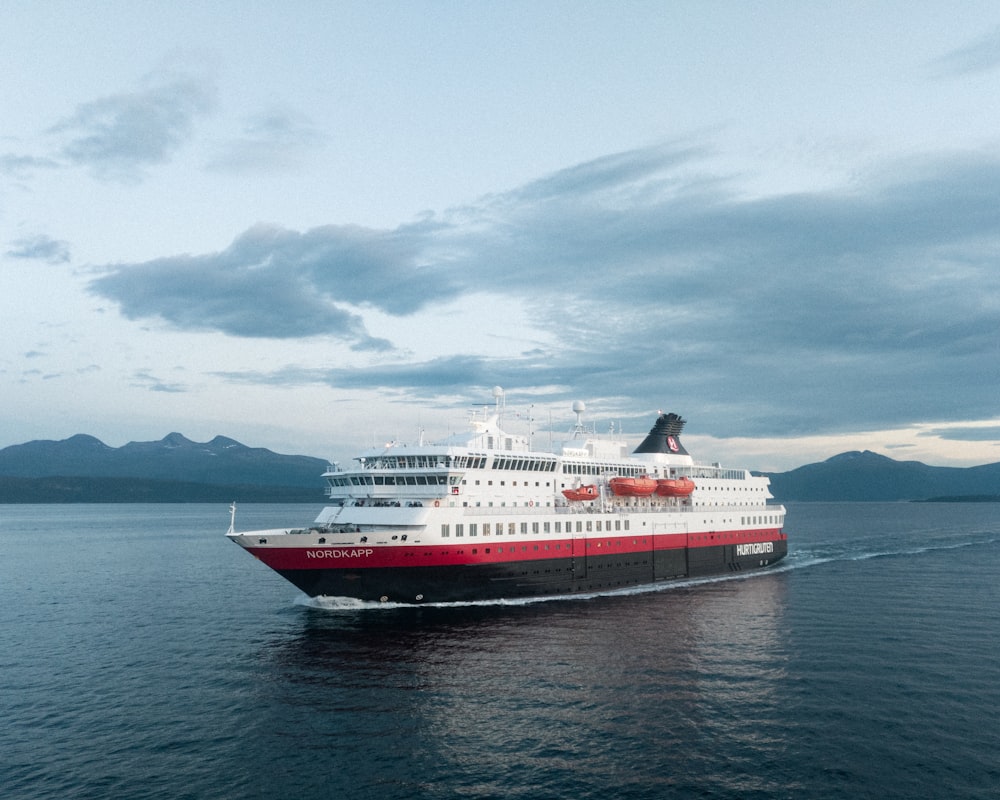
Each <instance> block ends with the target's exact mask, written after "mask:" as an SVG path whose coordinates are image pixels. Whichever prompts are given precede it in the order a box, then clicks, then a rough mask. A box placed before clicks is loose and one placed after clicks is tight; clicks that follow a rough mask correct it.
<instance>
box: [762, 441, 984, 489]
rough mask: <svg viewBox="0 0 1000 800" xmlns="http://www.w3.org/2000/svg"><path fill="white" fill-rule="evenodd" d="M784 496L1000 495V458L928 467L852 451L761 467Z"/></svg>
mask: <svg viewBox="0 0 1000 800" xmlns="http://www.w3.org/2000/svg"><path fill="white" fill-rule="evenodd" d="M760 474H763V475H767V476H768V477H769V478H770V479H771V493H772V494H773V495H774V496H775V498H776V499H778V500H781V501H784V500H930V499H935V498H944V497H947V498H949V499H972V498H980V499H981V498H983V497H991V498H997V499H1000V463H997V464H984V465H982V466H978V467H931V466H928V465H927V464H922V463H921V462H919V461H896V460H894V459H891V458H889V457H887V456H883V455H879V454H878V453H873V452H871V451H870V450H865V451H864V452H859V451H852V452H849V453H841V454H840V455H836V456H833V457H832V458H828V459H827V460H826V461H821V462H819V463H816V464H806V465H805V466H802V467H798V468H797V469H793V470H791V471H790V472H764V473H760Z"/></svg>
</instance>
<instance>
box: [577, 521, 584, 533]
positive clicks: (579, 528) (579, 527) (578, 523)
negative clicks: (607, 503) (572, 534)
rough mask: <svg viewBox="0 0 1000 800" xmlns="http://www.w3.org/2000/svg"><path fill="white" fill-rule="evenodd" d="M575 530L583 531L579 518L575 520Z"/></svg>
mask: <svg viewBox="0 0 1000 800" xmlns="http://www.w3.org/2000/svg"><path fill="white" fill-rule="evenodd" d="M576 532H577V533H583V523H582V522H580V521H579V520H577V523H576Z"/></svg>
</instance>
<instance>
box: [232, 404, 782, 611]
mask: <svg viewBox="0 0 1000 800" xmlns="http://www.w3.org/2000/svg"><path fill="white" fill-rule="evenodd" d="M494 397H495V403H494V405H493V407H492V408H491V407H489V406H487V407H485V408H484V409H483V410H482V411H479V412H476V413H474V414H473V415H472V417H471V419H470V428H469V430H468V431H467V432H466V433H463V434H459V435H455V436H451V437H449V438H448V439H446V440H444V441H441V442H438V443H436V444H424V443H423V442H422V441H418V442H417V443H415V444H411V445H401V444H397V443H390V444H387V445H385V446H384V447H380V448H373V449H371V450H368V451H367V452H364V453H362V454H360V455H359V456H357V457H356V458H355V459H354V463H353V465H352V466H351V467H350V468H341V467H340V466H338V465H331V466H330V467H329V468H328V470H327V471H326V472H325V473H324V474H323V478H324V479H325V481H326V493H327V495H328V496H329V498H330V504H329V505H328V506H326V507H325V508H324V509H323V511H322V512H321V513H320V515H319V516H318V517H317V519H316V521H315V523H314V524H313V525H312V526H311V527H309V528H304V529H291V528H289V529H273V530H256V531H245V532H237V531H235V530H234V525H233V524H230V529H229V533H228V534H227V535H228V537H229V538H230V539H232V540H233V541H234V542H235V543H236V544H238V545H240V546H241V547H243V548H244V549H245V550H247V552H249V553H250V554H251V555H252V556H254V557H255V558H257V559H259V560H260V561H262V562H263V563H264V564H265V565H267V566H268V567H270V568H271V569H273V570H274V571H276V572H277V573H278V574H279V575H281V576H282V577H283V578H285V579H287V580H288V581H290V582H291V583H293V584H294V585H295V586H297V587H298V588H299V589H301V590H302V591H303V592H305V593H306V594H307V595H310V596H312V597H319V596H327V597H346V598H355V599H359V600H364V601H372V602H376V603H378V602H382V603H387V602H389V603H417V604H419V603H449V602H469V601H479V600H497V599H516V598H530V597H552V596H561V595H574V594H581V593H582V594H603V593H609V592H614V591H617V590H621V589H624V588H626V587H635V586H646V585H650V586H655V585H657V584H662V583H666V582H670V581H678V580H688V579H692V578H701V577H705V576H712V575H726V574H731V573H740V572H747V571H750V570H760V569H764V568H767V567H770V566H772V565H773V564H775V563H776V562H778V561H779V560H780V559H782V558H783V557H784V556H785V555H786V554H787V551H788V540H787V536H786V534H785V533H784V520H785V509H784V507H783V506H781V505H778V504H773V503H768V500H769V499H771V497H772V496H771V494H770V492H769V490H768V484H769V481H768V479H767V478H766V477H758V476H753V475H751V473H750V472H749V471H748V470H746V469H732V468H727V467H723V466H722V465H721V464H718V463H700V462H697V461H695V460H694V458H692V456H691V455H690V454H689V453H688V451H687V450H686V449H685V447H684V445H683V444H682V443H681V433H682V430H683V428H684V424H685V421H684V420H683V419H681V417H680V416H678V415H677V414H673V413H662V412H660V413H659V414H658V415H657V417H656V420H655V422H654V424H653V427H652V429H651V430H650V432H649V434H648V435H647V436H646V438H645V439H644V440H643V441H642V442H641V443H640V444H639V446H638V447H636V448H635V449H634V450H632V451H631V453H630V452H629V447H628V444H627V443H626V442H625V441H624V440H623V438H622V436H621V433H620V432H618V433H617V435H616V433H615V432H614V431H613V430H612V432H611V433H609V434H607V435H597V434H596V433H595V432H594V431H593V429H591V428H588V427H587V426H586V425H585V424H584V422H583V413H584V411H585V405H584V404H583V403H581V402H577V403H574V404H573V411H574V412H575V414H576V422H575V425H573V426H572V431H571V432H570V433H569V434H567V438H566V440H565V441H564V442H563V443H562V444H561V445H560V446H558V447H556V446H550V447H549V449H535V448H534V447H533V442H532V436H531V435H530V434H529V435H527V436H526V435H518V434H513V433H510V432H508V431H506V430H504V427H503V425H504V421H503V417H504V403H503V392H502V390H500V389H499V388H497V389H494ZM232 512H233V515H234V517H235V506H234V507H233V509H232Z"/></svg>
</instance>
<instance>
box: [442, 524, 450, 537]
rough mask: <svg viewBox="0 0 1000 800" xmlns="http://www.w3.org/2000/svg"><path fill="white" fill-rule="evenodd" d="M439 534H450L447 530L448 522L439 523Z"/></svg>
mask: <svg viewBox="0 0 1000 800" xmlns="http://www.w3.org/2000/svg"><path fill="white" fill-rule="evenodd" d="M441 535H442V536H451V532H450V531H449V530H448V524H447V523H443V524H442V525H441Z"/></svg>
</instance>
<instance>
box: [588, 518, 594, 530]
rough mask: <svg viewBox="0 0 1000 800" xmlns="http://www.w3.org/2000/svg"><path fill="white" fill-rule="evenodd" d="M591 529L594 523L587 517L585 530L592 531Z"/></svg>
mask: <svg viewBox="0 0 1000 800" xmlns="http://www.w3.org/2000/svg"><path fill="white" fill-rule="evenodd" d="M592 530H594V523H593V522H591V521H590V520H589V519H588V520H587V531H588V532H590V531H592Z"/></svg>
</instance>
